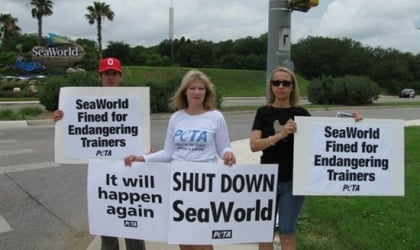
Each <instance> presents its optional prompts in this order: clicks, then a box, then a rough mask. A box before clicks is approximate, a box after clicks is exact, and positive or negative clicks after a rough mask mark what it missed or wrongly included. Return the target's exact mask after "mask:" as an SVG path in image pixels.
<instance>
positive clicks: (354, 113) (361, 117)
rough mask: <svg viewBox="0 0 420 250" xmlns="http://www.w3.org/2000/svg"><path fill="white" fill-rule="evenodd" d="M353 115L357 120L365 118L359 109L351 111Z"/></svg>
mask: <svg viewBox="0 0 420 250" xmlns="http://www.w3.org/2000/svg"><path fill="white" fill-rule="evenodd" d="M351 117H353V119H354V121H355V122H359V121H361V120H363V115H361V114H360V113H359V112H357V111H352V112H351Z"/></svg>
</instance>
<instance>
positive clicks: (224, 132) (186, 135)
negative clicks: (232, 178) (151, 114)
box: [144, 110, 232, 162]
mask: <svg viewBox="0 0 420 250" xmlns="http://www.w3.org/2000/svg"><path fill="white" fill-rule="evenodd" d="M227 151H232V149H231V146H230V140H229V133H228V128H227V125H226V121H225V119H224V117H223V115H222V113H221V112H220V111H218V110H211V111H207V112H205V113H203V114H200V115H189V114H188V113H186V112H185V110H179V111H177V112H175V113H174V114H173V115H172V116H171V118H170V119H169V123H168V131H167V136H166V139H165V145H164V149H163V150H161V151H159V152H157V154H152V155H147V154H146V155H145V156H144V157H145V160H146V161H152V162H168V161H193V162H217V156H219V158H221V159H223V155H224V153H225V152H227Z"/></svg>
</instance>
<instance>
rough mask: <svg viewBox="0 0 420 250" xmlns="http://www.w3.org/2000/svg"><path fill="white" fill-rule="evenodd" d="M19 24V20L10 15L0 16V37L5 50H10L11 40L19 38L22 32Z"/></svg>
mask: <svg viewBox="0 0 420 250" xmlns="http://www.w3.org/2000/svg"><path fill="white" fill-rule="evenodd" d="M17 22H18V19H17V18H15V17H13V16H12V15H10V14H0V37H1V41H2V44H3V47H4V48H5V49H10V42H11V41H10V39H12V38H13V37H17V36H18V35H19V33H20V31H21V29H20V27H19V26H17V24H16V23H17Z"/></svg>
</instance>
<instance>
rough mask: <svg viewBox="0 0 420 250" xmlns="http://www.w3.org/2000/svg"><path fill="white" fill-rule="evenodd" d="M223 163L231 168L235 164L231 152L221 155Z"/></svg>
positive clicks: (234, 158)
mask: <svg viewBox="0 0 420 250" xmlns="http://www.w3.org/2000/svg"><path fill="white" fill-rule="evenodd" d="M223 162H224V164H225V165H228V166H232V165H233V164H235V163H236V157H235V155H234V154H233V152H226V153H225V155H223Z"/></svg>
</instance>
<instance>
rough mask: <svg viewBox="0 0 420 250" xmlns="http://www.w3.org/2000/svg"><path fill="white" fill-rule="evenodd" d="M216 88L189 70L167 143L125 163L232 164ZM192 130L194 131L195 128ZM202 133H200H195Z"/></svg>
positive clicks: (205, 248) (204, 249) (197, 248)
mask: <svg viewBox="0 0 420 250" xmlns="http://www.w3.org/2000/svg"><path fill="white" fill-rule="evenodd" d="M215 102H216V92H215V90H214V86H213V84H212V83H211V81H210V79H209V78H208V77H207V75H205V74H204V73H203V72H201V71H198V70H190V71H188V72H187V73H186V74H185V76H184V77H183V79H182V82H181V84H180V86H179V88H178V90H177V91H176V93H175V95H174V96H173V97H172V98H171V102H170V105H169V107H170V108H171V109H173V110H175V113H173V114H172V115H171V117H170V119H169V122H168V129H167V133H166V138H165V143H164V147H163V149H162V150H160V151H157V152H155V153H151V154H146V155H141V156H135V155H130V156H127V157H126V158H125V159H124V162H125V165H126V166H131V164H132V162H133V161H141V162H171V161H190V162H217V159H218V157H219V158H220V159H223V162H224V164H225V165H228V166H232V165H233V164H235V162H236V159H235V155H234V153H233V151H232V147H231V145H230V138H229V132H228V128H227V124H226V121H225V119H224V117H223V114H222V113H221V112H220V111H218V110H216V109H215ZM192 131H193V132H192ZM197 134H200V136H195V135H197ZM180 249H181V250H212V249H213V246H212V245H180Z"/></svg>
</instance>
